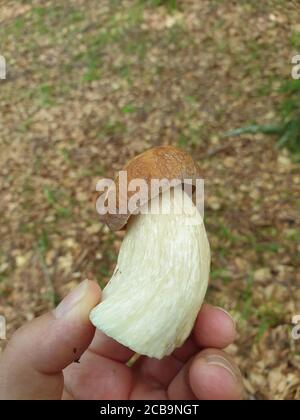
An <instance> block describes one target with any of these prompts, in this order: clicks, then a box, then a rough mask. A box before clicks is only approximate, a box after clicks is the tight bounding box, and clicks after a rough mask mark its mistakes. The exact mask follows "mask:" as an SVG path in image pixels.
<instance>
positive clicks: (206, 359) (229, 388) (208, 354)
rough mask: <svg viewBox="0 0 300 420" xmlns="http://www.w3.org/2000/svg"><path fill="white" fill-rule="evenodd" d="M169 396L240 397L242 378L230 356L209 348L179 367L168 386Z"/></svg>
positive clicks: (186, 397)
mask: <svg viewBox="0 0 300 420" xmlns="http://www.w3.org/2000/svg"><path fill="white" fill-rule="evenodd" d="M168 396H169V398H170V399H174V400H177V399H181V400H192V399H198V400H240V399H242V398H243V381H242V377H241V374H240V372H239V370H238V368H237V366H236V365H235V363H234V362H233V360H232V358H231V357H230V356H228V355H227V354H226V353H224V352H222V351H220V350H215V349H208V350H204V351H202V352H200V353H199V354H198V355H197V356H196V357H195V358H194V359H192V360H191V361H189V362H187V364H186V365H185V366H184V367H183V368H182V369H181V370H180V372H179V373H178V374H177V375H176V377H175V378H174V379H173V381H172V382H171V383H170V385H169V387H168Z"/></svg>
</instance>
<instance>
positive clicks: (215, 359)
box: [204, 354, 238, 380]
mask: <svg viewBox="0 0 300 420" xmlns="http://www.w3.org/2000/svg"><path fill="white" fill-rule="evenodd" d="M204 360H205V363H206V365H207V366H218V367H221V368H222V369H225V370H227V372H229V373H230V374H231V375H232V377H233V378H234V379H235V380H237V378H238V377H237V372H236V370H235V368H234V367H233V366H232V364H231V363H230V362H229V361H228V360H227V359H225V357H222V356H219V355H217V354H212V355H208V356H205V358H204Z"/></svg>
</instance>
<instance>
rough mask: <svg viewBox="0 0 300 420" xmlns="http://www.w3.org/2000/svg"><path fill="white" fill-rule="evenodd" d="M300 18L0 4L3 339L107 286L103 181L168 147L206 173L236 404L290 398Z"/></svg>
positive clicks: (297, 308)
mask: <svg viewBox="0 0 300 420" xmlns="http://www.w3.org/2000/svg"><path fill="white" fill-rule="evenodd" d="M299 17H300V8H299V2H298V1H286V0H265V1H263V2H256V1H239V2H236V1H231V0H209V1H208V0H178V1H176V0H165V1H163V0H124V1H119V0H118V1H117V0H101V1H96V0H65V1H63V2H62V1H55V0H50V1H41V0H40V1H37V0H32V1H20V0H18V1H17V0H15V1H14V0H12V1H8V0H5V1H0V54H1V55H3V56H4V57H5V59H6V61H7V79H6V80H0V185H1V200H0V214H1V219H0V237H1V245H0V314H1V315H5V317H6V319H7V329H8V331H7V335H8V337H10V336H11V334H12V333H13V331H15V330H16V328H18V327H19V326H20V325H22V324H23V323H25V322H26V321H28V320H31V319H32V318H34V317H36V316H38V315H40V314H41V313H43V312H44V311H47V310H49V309H50V308H52V307H54V305H56V304H57V302H59V300H60V299H61V298H62V297H63V296H64V295H65V294H66V293H68V291H69V290H71V289H72V288H73V287H74V286H75V285H76V284H77V283H78V282H79V281H81V280H83V279H85V278H90V279H94V280H95V281H98V282H99V284H100V285H101V286H104V285H105V284H106V282H107V281H108V280H109V278H110V275H111V273H112V271H113V268H114V265H115V263H116V258H117V253H118V249H119V247H120V243H121V241H122V235H123V234H122V233H117V234H112V233H111V232H109V231H108V230H107V229H106V228H103V226H101V224H100V223H99V221H98V216H97V213H96V211H95V208H94V199H93V195H94V191H95V185H96V181H97V180H99V178H101V177H102V176H105V177H113V175H114V173H115V172H116V171H117V170H119V169H121V168H122V167H123V165H124V163H125V162H126V161H127V160H128V159H129V158H131V157H133V156H134V155H136V154H137V153H140V152H142V151H144V150H146V149H147V148H150V147H153V146H158V145H167V144H173V145H177V146H179V147H180V148H182V149H184V150H186V151H188V152H190V153H191V154H192V155H193V157H194V158H195V159H196V160H197V161H198V162H199V164H200V166H201V168H202V170H203V176H204V177H205V182H206V207H205V212H206V213H205V218H206V227H207V231H208V235H209V239H210V243H211V247H212V272H211V278H212V281H211V285H210V290H209V294H208V297H207V300H208V301H209V302H210V303H212V304H215V305H218V306H223V307H224V308H226V309H227V310H228V311H230V312H231V313H232V314H233V315H234V317H235V319H236V320H237V322H238V330H239V333H238V339H237V342H236V344H234V345H232V346H231V347H230V348H229V349H228V351H229V352H230V353H231V354H233V355H234V357H235V358H236V360H237V362H238V363H239V365H240V367H241V369H242V371H243V375H244V378H245V387H246V390H247V397H248V398H250V399H300V374H299V369H300V342H299V341H296V340H293V338H292V334H291V332H292V318H293V316H295V315H297V314H298V315H300V287H299V286H300V271H299V266H300V229H299V228H300V220H299V213H300V212H299V210H300V170H299V164H300V80H293V78H292V77H291V71H292V64H291V60H292V57H293V56H294V55H295V54H297V53H298V54H300V23H299V22H300V20H299ZM4 344H5V342H4V341H0V346H1V348H2V349H3V348H4Z"/></svg>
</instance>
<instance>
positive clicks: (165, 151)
mask: <svg viewBox="0 0 300 420" xmlns="http://www.w3.org/2000/svg"><path fill="white" fill-rule="evenodd" d="M125 171H126V173H127V177H128V183H129V182H130V181H131V180H132V179H135V178H140V179H144V180H145V181H146V182H147V185H148V186H149V187H150V184H151V180H153V179H158V180H160V181H161V180H164V179H167V180H169V181H171V180H174V179H177V180H179V181H180V183H178V185H175V186H174V188H172V193H171V194H170V189H164V190H163V191H162V192H160V193H159V192H156V193H151V194H149V195H148V196H147V197H146V199H145V200H144V202H142V200H141V201H140V203H139V206H138V210H139V211H140V212H139V213H138V214H136V213H137V212H133V211H128V212H127V213H126V214H106V215H102V216H101V220H102V221H104V222H105V223H106V224H107V225H108V226H109V227H110V228H111V229H112V230H119V229H123V228H125V229H126V234H125V237H124V240H123V242H122V245H121V247H120V252H119V256H118V261H117V265H116V268H115V271H114V273H113V276H112V278H111V280H110V281H109V283H108V284H107V286H106V287H105V288H104V290H103V298H102V302H101V303H100V304H99V305H98V306H96V307H95V308H94V309H93V310H92V311H91V314H90V319H91V322H92V323H93V324H94V325H95V326H96V327H97V328H99V329H100V330H102V331H103V332H104V333H105V334H106V335H108V336H110V337H112V338H113V339H115V340H116V341H118V342H119V343H121V344H123V345H125V346H126V347H129V348H130V349H132V350H133V351H134V352H136V353H139V354H141V355H146V356H149V357H154V358H157V359H161V358H163V357H164V356H166V355H169V354H170V353H172V352H173V351H174V349H175V348H177V347H180V346H181V345H182V344H183V343H184V341H185V340H186V339H187V338H188V336H189V335H190V333H191V330H192V328H193V325H194V322H195V320H196V317H197V314H198V312H199V310H200V308H201V305H202V303H203V300H204V297H205V294H206V290H207V286H208V279H209V270H210V248H209V243H208V239H207V236H206V231H205V227H204V223H203V220H202V217H201V214H200V212H199V211H198V209H197V206H196V205H195V204H194V202H193V200H192V197H190V196H189V195H188V194H187V193H186V192H185V191H184V189H183V188H182V187H183V185H184V183H185V182H186V181H185V180H186V179H191V180H192V181H193V182H195V181H196V180H197V179H199V178H200V171H199V168H198V166H197V165H196V164H195V163H194V161H193V159H192V158H191V157H190V156H189V155H187V154H186V153H184V152H183V151H181V150H179V149H177V148H175V147H171V146H166V147H158V148H154V149H151V150H149V151H147V152H145V153H143V154H141V155H139V156H137V157H135V158H134V159H133V160H132V161H130V162H129V164H128V165H127V166H126V167H125ZM150 190H151V189H150ZM115 192H116V191H113V190H108V192H107V194H106V198H108V197H109V195H110V194H113V193H115ZM132 194H133V193H132V192H128V197H127V200H130V197H132ZM121 196H122V193H121V194H120V191H119V190H118V187H117V200H116V207H117V208H118V207H119V206H120V200H121V198H120V197H121ZM170 197H171V198H170ZM123 198H124V197H123ZM149 200H150V201H151V205H154V206H153V207H154V208H155V206H156V208H161V209H162V208H164V207H165V206H166V207H168V205H169V204H170V200H171V204H172V209H173V210H174V209H177V210H178V209H179V210H181V211H179V212H178V211H172V212H170V214H159V215H158V214H152V213H151V212H148V213H147V212H143V210H144V208H145V206H148V205H149ZM183 202H184V206H183V205H182V203H183ZM159 206H160V207H159Z"/></svg>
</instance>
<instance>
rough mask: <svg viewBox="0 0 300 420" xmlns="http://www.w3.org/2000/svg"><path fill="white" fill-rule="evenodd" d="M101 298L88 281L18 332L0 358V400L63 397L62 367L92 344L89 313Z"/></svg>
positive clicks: (97, 290) (96, 289)
mask: <svg viewBox="0 0 300 420" xmlns="http://www.w3.org/2000/svg"><path fill="white" fill-rule="evenodd" d="M99 300H100V288H99V287H98V285H97V284H96V283H93V282H90V281H88V280H86V281H84V282H83V283H81V284H80V285H79V286H78V287H77V288H76V289H75V290H74V291H73V292H72V293H71V294H70V295H68V296H67V297H66V298H65V299H64V300H63V301H62V302H61V304H60V305H59V306H58V307H57V308H56V310H55V311H54V312H53V313H50V314H47V315H44V316H42V317H40V318H37V319H36V320H34V321H33V322H31V323H29V324H28V325H26V326H25V327H23V328H21V329H20V330H19V331H17V333H16V334H15V335H14V336H13V338H12V340H11V341H10V343H9V345H8V346H7V349H6V350H5V352H4V354H3V357H2V358H1V359H0V372H1V373H0V399H1V398H2V399H57V398H61V395H62V390H63V374H62V369H64V368H65V367H66V366H67V365H69V364H70V363H72V362H73V361H75V360H77V359H79V358H80V356H81V355H82V354H83V352H84V351H85V350H86V348H87V347H88V346H89V344H90V342H91V340H92V338H93V335H94V332H95V330H94V327H93V326H92V325H91V323H90V321H89V313H90V311H91V309H92V308H93V307H94V306H95V305H96V304H97V303H98V302H99Z"/></svg>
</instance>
